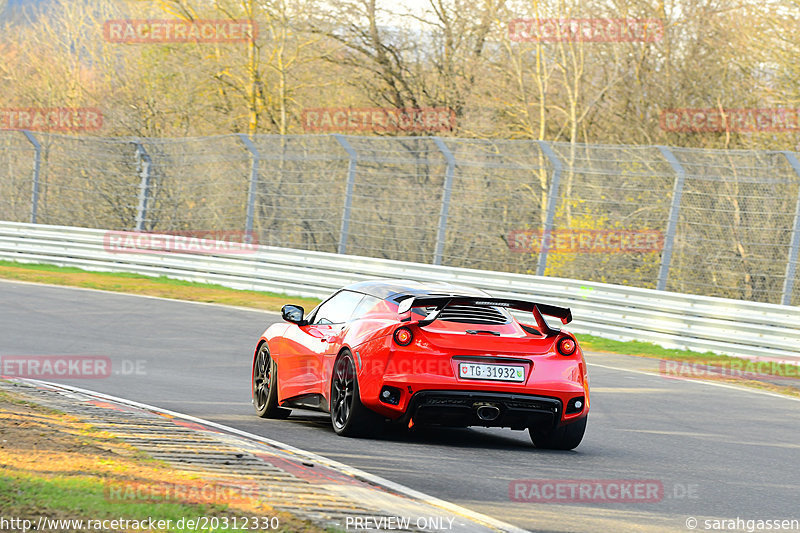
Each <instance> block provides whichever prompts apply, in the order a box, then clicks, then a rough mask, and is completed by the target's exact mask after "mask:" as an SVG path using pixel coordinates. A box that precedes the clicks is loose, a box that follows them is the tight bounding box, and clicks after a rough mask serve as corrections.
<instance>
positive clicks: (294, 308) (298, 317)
mask: <svg viewBox="0 0 800 533" xmlns="http://www.w3.org/2000/svg"><path fill="white" fill-rule="evenodd" d="M303 313H305V309H303V308H302V307H300V306H299V305H284V306H283V307H281V316H282V317H283V319H284V320H285V321H286V322H291V323H292V324H297V325H298V326H305V325H307V324H308V321H307V320H303Z"/></svg>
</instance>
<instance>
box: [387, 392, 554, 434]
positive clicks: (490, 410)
mask: <svg viewBox="0 0 800 533" xmlns="http://www.w3.org/2000/svg"><path fill="white" fill-rule="evenodd" d="M563 409H564V406H563V404H562V402H561V400H559V399H558V398H550V397H546V396H534V395H529V394H515V393H502V392H482V391H452V390H426V391H420V392H417V393H416V394H414V396H413V397H412V398H411V401H410V402H409V406H408V410H407V411H406V414H405V416H404V417H403V418H402V420H404V421H410V420H413V422H414V424H415V425H428V424H431V425H442V426H484V427H509V428H511V429H525V428H528V427H536V428H541V429H549V428H553V427H555V426H556V425H557V424H558V422H559V420H560V419H561V415H562V412H563Z"/></svg>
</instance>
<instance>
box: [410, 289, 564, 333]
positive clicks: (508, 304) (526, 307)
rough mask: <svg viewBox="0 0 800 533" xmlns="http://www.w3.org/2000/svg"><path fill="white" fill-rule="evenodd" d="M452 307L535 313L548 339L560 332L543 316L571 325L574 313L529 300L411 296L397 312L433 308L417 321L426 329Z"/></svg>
mask: <svg viewBox="0 0 800 533" xmlns="http://www.w3.org/2000/svg"><path fill="white" fill-rule="evenodd" d="M451 305H470V306H485V307H503V308H505V309H514V310H517V311H528V312H530V313H533V318H534V320H536V325H537V326H539V330H540V331H541V332H542V333H543V334H544V335H545V336H547V337H550V336H553V335H557V334H558V332H559V330H557V329H553V328H551V327H550V326H548V325H547V322H546V321H545V319H544V317H543V316H542V315H547V316H552V317H555V318H558V319H559V320H561V323H562V324H569V323H570V322H571V321H572V311H570V310H569V308H567V307H558V306H555V305H549V304H541V303H537V302H530V301H528V300H517V299H512V298H492V297H482V296H411V297H408V298H406V299H404V300H402V301H401V302H400V305H399V306H398V308H397V312H398V313H399V314H401V315H402V314H404V313H407V312H408V311H410V310H411V309H412V308H414V307H433V308H434V309H433V311H431V312H430V313H428V316H426V317H425V318H424V319H422V320H419V321H417V325H419V326H420V327H424V326H427V325H429V324H430V323H432V322H433V321H434V320H436V319H437V318H439V315H440V314H441V312H442V310H443V309H445V308H446V307H448V306H451Z"/></svg>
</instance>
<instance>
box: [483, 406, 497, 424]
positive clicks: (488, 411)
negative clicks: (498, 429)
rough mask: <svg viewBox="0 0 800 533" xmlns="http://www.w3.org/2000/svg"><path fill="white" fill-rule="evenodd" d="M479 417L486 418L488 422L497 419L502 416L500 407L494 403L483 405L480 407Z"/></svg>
mask: <svg viewBox="0 0 800 533" xmlns="http://www.w3.org/2000/svg"><path fill="white" fill-rule="evenodd" d="M477 413H478V418H480V419H481V420H485V421H487V422H491V421H492V420H496V419H497V417H498V416H500V409H498V408H497V407H495V406H494V405H481V406H480V407H478V411H477Z"/></svg>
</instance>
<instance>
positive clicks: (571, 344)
mask: <svg viewBox="0 0 800 533" xmlns="http://www.w3.org/2000/svg"><path fill="white" fill-rule="evenodd" d="M577 347H578V345H577V344H576V343H575V341H574V340H572V339H571V338H570V337H561V338H560V339H559V340H558V343H556V349H557V350H558V353H560V354H561V355H572V354H574V353H575V349H576V348H577Z"/></svg>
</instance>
